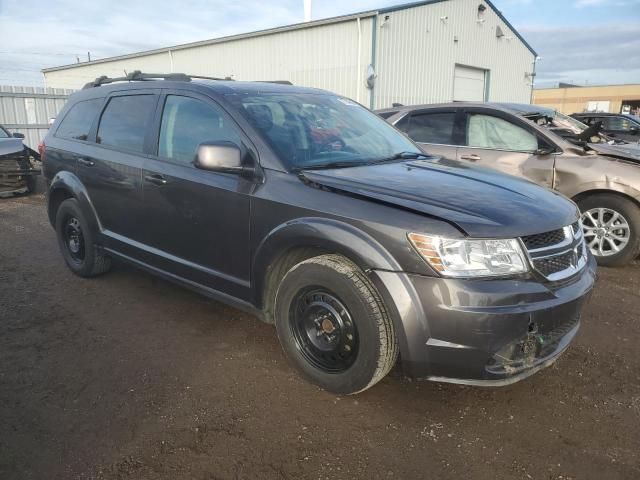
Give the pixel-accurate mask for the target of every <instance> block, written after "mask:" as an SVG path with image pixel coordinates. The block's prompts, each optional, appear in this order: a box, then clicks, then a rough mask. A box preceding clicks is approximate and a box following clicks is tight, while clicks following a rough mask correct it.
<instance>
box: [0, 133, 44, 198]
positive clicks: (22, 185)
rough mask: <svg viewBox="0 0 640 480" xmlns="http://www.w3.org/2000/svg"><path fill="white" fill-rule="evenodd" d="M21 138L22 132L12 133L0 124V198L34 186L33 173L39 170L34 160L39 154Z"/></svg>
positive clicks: (38, 172)
mask: <svg viewBox="0 0 640 480" xmlns="http://www.w3.org/2000/svg"><path fill="white" fill-rule="evenodd" d="M23 139H24V135H23V134H21V133H14V134H13V135H12V134H11V133H9V131H8V130H7V129H6V128H4V127H3V126H2V125H0V198H3V197H9V196H13V195H19V194H23V193H28V192H32V191H33V190H34V188H35V175H39V174H40V170H39V169H38V168H36V167H35V166H34V161H36V160H39V159H40V156H39V154H38V153H37V152H35V151H34V150H31V149H30V148H28V147H27V146H26V145H25V144H24V143H23V141H22V140H23Z"/></svg>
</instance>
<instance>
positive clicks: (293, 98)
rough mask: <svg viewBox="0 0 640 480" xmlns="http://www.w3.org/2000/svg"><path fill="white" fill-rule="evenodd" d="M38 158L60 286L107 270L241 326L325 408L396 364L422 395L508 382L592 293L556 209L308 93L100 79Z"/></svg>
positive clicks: (584, 253) (525, 185) (573, 327)
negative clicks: (194, 300) (281, 355)
mask: <svg viewBox="0 0 640 480" xmlns="http://www.w3.org/2000/svg"><path fill="white" fill-rule="evenodd" d="M158 77H160V78H162V79H157V78H158ZM116 80H125V81H116ZM41 151H42V153H43V162H44V174H45V177H46V179H47V183H48V193H47V198H48V201H47V205H48V207H47V208H48V214H49V218H50V220H51V224H52V225H53V226H54V228H55V230H56V234H57V240H58V245H59V248H60V251H61V253H62V256H63V258H64V260H65V261H66V264H67V266H68V267H69V268H70V269H71V271H73V272H74V273H76V274H77V275H80V276H83V277H93V276H96V275H99V274H103V273H105V272H107V271H108V270H109V268H110V266H111V263H112V260H114V259H118V260H121V261H126V262H129V263H131V264H133V265H136V266H138V267H140V268H143V269H145V270H148V271H149V272H152V273H153V274H155V275H159V276H161V277H163V278H165V279H167V280H170V281H173V282H176V283H177V284H180V285H183V286H186V287H188V288H191V289H194V290H196V291H198V292H200V293H202V294H204V295H208V296H210V297H212V298H216V299H218V300H220V301H223V302H226V303H229V304H231V305H235V306H236V307H238V308H241V309H244V310H246V311H249V312H252V313H254V314H256V315H257V316H259V317H260V318H262V319H263V320H264V321H266V322H269V323H273V324H275V326H276V331H277V335H278V338H279V340H280V343H281V344H282V347H283V349H284V352H285V354H286V356H287V358H288V359H289V361H290V362H291V363H292V364H293V365H294V366H295V367H296V368H298V370H299V371H300V372H301V373H302V374H303V375H304V376H305V377H306V378H308V379H309V380H310V381H312V382H314V383H316V384H317V385H320V386H321V387H323V388H325V389H327V390H330V391H332V392H337V393H356V392H360V391H362V390H365V389H367V388H369V387H371V386H372V385H374V384H375V383H376V382H378V381H379V380H380V379H382V378H383V377H384V376H385V375H386V374H387V373H388V372H389V370H390V369H391V368H392V367H393V365H394V364H395V363H396V360H397V359H400V362H401V364H402V368H403V370H404V372H405V373H406V374H407V375H411V376H416V377H421V378H428V379H431V380H440V381H448V382H458V383H468V384H481V385H504V384H507V383H512V382H515V381H517V380H520V379H522V378H524V377H526V376H528V375H531V374H532V373H534V372H536V371H538V370H540V369H541V368H543V367H545V366H547V365H549V364H551V363H552V362H553V361H554V360H555V359H556V358H558V356H559V355H560V354H561V353H562V352H563V351H564V350H565V349H566V348H567V346H568V344H569V343H570V342H571V340H572V339H573V337H574V335H575V334H576V332H577V330H578V328H579V325H580V315H581V312H582V310H583V308H584V306H585V302H586V300H587V297H588V295H589V292H590V291H591V289H592V287H593V284H594V280H595V272H596V269H595V261H594V259H593V257H592V256H591V254H590V253H589V251H588V249H587V248H586V246H585V243H584V239H583V235H582V230H581V228H580V224H579V212H578V209H577V208H576V206H575V204H573V203H572V202H570V201H568V200H566V199H565V198H563V197H562V196H561V195H558V194H556V193H554V192H552V191H550V190H547V189H545V188H541V187H539V186H537V185H535V184H533V183H531V182H527V181H524V180H522V179H518V178H515V177H512V176H508V175H504V174H502V173H499V172H494V171H491V170H486V169H481V168H476V167H474V166H473V165H467V164H464V163H460V162H457V161H455V160H454V161H449V160H442V159H438V158H434V157H429V156H426V155H425V154H424V153H422V152H421V151H420V149H419V148H418V147H417V145H415V144H414V143H413V142H412V141H410V140H409V139H408V138H406V137H405V136H404V135H402V134H401V133H399V132H398V131H397V130H396V129H394V128H393V127H391V126H390V125H388V124H387V123H385V122H384V121H383V120H382V119H380V118H379V117H377V116H376V115H374V114H373V113H371V112H370V111H368V110H367V109H366V108H364V107H362V106H360V105H358V104H357V103H355V102H353V101H351V100H349V99H346V98H343V97H340V96H337V95H334V94H331V93H328V92H324V91H320V90H315V89H306V88H297V87H293V86H287V85H279V84H270V83H264V82H262V83H260V82H253V83H252V82H234V81H219V80H215V79H210V80H207V79H198V78H195V77H189V76H186V75H179V74H172V75H161V76H158V75H144V74H141V73H139V72H135V73H134V74H131V75H129V76H128V77H126V78H123V79H109V78H100V79H97V80H96V81H95V82H93V83H91V84H89V85H87V87H86V88H85V89H83V90H82V91H80V92H78V93H75V94H73V95H72V96H71V98H70V99H69V101H68V103H67V105H66V106H65V108H64V110H63V111H62V112H61V114H60V115H59V116H58V118H57V120H56V122H55V124H54V125H53V127H52V128H51V130H50V131H49V134H48V135H47V137H46V139H45V141H44V144H43V145H42V146H41Z"/></svg>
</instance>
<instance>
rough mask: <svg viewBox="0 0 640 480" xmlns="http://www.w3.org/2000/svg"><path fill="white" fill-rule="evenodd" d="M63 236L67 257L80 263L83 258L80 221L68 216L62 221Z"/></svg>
mask: <svg viewBox="0 0 640 480" xmlns="http://www.w3.org/2000/svg"><path fill="white" fill-rule="evenodd" d="M63 236H64V241H65V245H66V248H67V251H68V252H69V256H70V257H71V258H72V259H73V261H74V262H76V263H82V262H83V261H84V256H85V244H84V235H83V234H82V227H81V226H80V220H78V219H77V218H75V217H73V216H68V217H67V218H66V219H65V221H64V232H63Z"/></svg>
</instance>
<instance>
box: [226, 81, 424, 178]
mask: <svg viewBox="0 0 640 480" xmlns="http://www.w3.org/2000/svg"><path fill="white" fill-rule="evenodd" d="M234 97H235V96H234ZM230 100H231V101H233V102H238V103H239V105H237V107H238V109H239V110H240V111H241V112H242V114H243V115H244V116H245V117H246V118H247V119H248V120H249V121H250V122H251V123H252V124H253V125H254V126H255V127H256V128H257V129H258V130H259V131H260V133H262V134H263V135H264V137H265V139H266V140H267V141H268V142H269V144H270V145H271V147H272V148H273V150H274V151H275V152H276V154H277V155H278V156H279V157H280V158H281V159H282V161H283V162H284V163H285V164H286V165H288V166H289V167H290V168H291V169H294V170H296V169H302V168H322V167H323V166H327V167H329V166H340V167H348V166H355V165H361V164H364V163H370V162H376V161H382V160H389V159H392V158H394V157H396V156H398V155H399V154H402V153H403V154H405V155H406V154H413V153H415V154H416V155H420V154H421V152H420V150H419V149H418V148H417V147H416V146H415V145H414V144H413V143H412V142H411V141H410V140H409V139H408V138H406V137H405V136H404V135H403V134H401V133H400V132H398V131H397V130H396V129H395V128H394V127H392V126H390V125H389V124H388V123H386V122H385V121H384V120H382V119H381V118H380V117H378V116H377V115H375V114H373V113H371V112H370V111H369V110H367V109H366V108H364V107H362V106H360V105H358V104H357V103H355V102H353V101H352V100H348V99H346V98H342V97H337V96H333V95H323V94H305V93H294V94H290V93H288V94H282V93H277V94H267V93H261V94H255V95H254V94H252V95H247V96H237V97H235V98H231V99H230Z"/></svg>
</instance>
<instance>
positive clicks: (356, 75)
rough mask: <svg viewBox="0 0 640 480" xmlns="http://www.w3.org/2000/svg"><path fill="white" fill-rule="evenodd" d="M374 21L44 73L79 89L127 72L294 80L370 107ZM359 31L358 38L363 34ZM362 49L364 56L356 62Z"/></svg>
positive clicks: (49, 78) (348, 22) (353, 21)
mask: <svg viewBox="0 0 640 480" xmlns="http://www.w3.org/2000/svg"><path fill="white" fill-rule="evenodd" d="M371 26H372V17H371V16H369V17H368V18H362V19H360V29H358V20H357V19H349V20H346V21H343V22H340V23H331V24H325V25H317V26H310V27H309V28H302V29H295V30H288V31H283V32H279V33H274V34H269V35H261V36H254V37H248V38H241V39H237V40H230V41H227V42H221V43H215V44H210V45H202V46H194V47H191V48H184V49H177V50H173V51H171V52H163V53H156V54H152V55H145V56H140V57H136V58H127V59H120V60H114V61H113V62H102V63H97V64H89V65H83V66H74V67H72V68H69V69H65V70H56V71H51V72H45V77H46V81H47V84H48V85H55V86H65V87H72V88H80V87H81V86H82V84H84V83H86V82H88V81H90V80H93V79H94V78H96V77H98V76H100V75H108V76H122V75H123V71H124V70H126V71H128V72H130V71H132V70H142V71H146V72H170V71H174V72H184V73H190V74H192V75H205V76H211V77H223V78H224V77H227V76H230V77H232V78H234V79H235V80H290V81H291V82H293V83H294V84H296V85H304V86H309V87H316V88H323V89H327V90H331V91H333V92H337V93H339V94H341V95H345V96H347V97H349V98H353V99H359V100H360V101H361V102H363V103H367V104H368V99H369V94H368V91H367V89H366V87H365V75H366V68H367V65H369V63H370V62H371V36H372V32H371ZM359 31H360V35H359ZM358 51H359V52H360V56H359V60H358Z"/></svg>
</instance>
